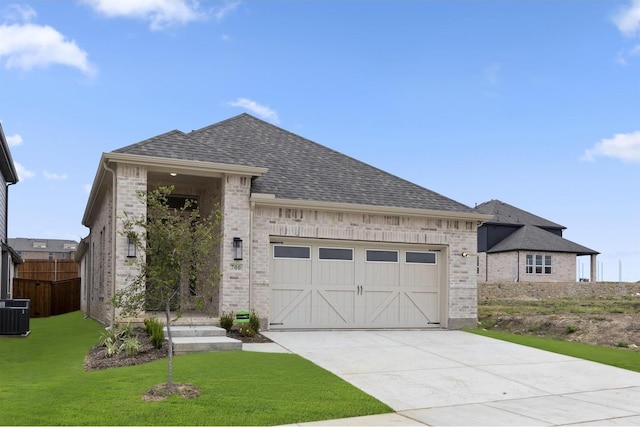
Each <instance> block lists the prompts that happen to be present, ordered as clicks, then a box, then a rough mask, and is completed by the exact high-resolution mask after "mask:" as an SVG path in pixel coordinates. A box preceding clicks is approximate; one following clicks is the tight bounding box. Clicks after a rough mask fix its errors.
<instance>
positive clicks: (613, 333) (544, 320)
mask: <svg viewBox="0 0 640 427" xmlns="http://www.w3.org/2000/svg"><path fill="white" fill-rule="evenodd" d="M479 320H480V321H481V323H482V324H483V325H484V326H485V327H487V328H489V329H492V330H498V331H505V332H510V333H517V334H529V335H536V336H542V337H549V338H556V339H563V340H566V341H573V342H580V343H585V344H593V345H598V346H608V347H628V348H638V346H640V313H625V314H622V313H607V314H593V313H589V314H586V313H585V314H573V313H569V314H551V315H500V316H498V317H496V318H495V319H492V318H491V316H487V317H485V318H481V319H479Z"/></svg>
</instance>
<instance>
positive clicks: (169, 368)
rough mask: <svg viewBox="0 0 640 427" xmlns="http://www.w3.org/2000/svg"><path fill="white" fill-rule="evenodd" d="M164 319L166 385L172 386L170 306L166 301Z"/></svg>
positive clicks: (168, 301)
mask: <svg viewBox="0 0 640 427" xmlns="http://www.w3.org/2000/svg"><path fill="white" fill-rule="evenodd" d="M164 314H165V317H166V319H167V339H168V341H169V345H168V346H167V357H168V366H167V384H169V385H171V384H173V338H172V337H171V304H170V300H167V303H166V304H165V310H164Z"/></svg>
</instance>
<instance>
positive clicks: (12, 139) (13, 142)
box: [7, 134, 22, 147]
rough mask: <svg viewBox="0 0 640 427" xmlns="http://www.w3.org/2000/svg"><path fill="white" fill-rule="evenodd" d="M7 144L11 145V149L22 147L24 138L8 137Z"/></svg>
mask: <svg viewBox="0 0 640 427" xmlns="http://www.w3.org/2000/svg"><path fill="white" fill-rule="evenodd" d="M7 144H9V147H17V146H18V145H22V136H20V135H18V134H15V135H11V136H7Z"/></svg>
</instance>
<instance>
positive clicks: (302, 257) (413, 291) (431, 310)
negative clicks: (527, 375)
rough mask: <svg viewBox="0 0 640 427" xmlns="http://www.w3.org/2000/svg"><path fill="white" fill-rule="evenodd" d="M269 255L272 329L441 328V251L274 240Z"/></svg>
mask: <svg viewBox="0 0 640 427" xmlns="http://www.w3.org/2000/svg"><path fill="white" fill-rule="evenodd" d="M270 252H271V253H270V255H271V257H270V258H271V260H270V263H271V265H270V284H271V286H270V287H271V295H270V314H271V318H270V322H269V327H270V329H333V328H336V329H337V328H355V329H364V328H427V327H434V328H437V327H440V326H445V325H441V316H442V313H446V309H445V306H444V305H443V304H446V301H445V295H446V294H445V293H444V292H443V289H444V288H445V286H444V284H445V283H446V269H445V265H446V261H445V258H446V247H442V246H440V247H438V246H425V245H397V244H383V243H378V242H370V243H365V242H353V241H322V240H312V239H292V240H285V241H276V240H275V239H272V242H271V245H270Z"/></svg>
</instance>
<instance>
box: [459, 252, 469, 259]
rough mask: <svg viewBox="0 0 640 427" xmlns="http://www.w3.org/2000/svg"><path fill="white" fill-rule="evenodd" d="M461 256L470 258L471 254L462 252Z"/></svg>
mask: <svg viewBox="0 0 640 427" xmlns="http://www.w3.org/2000/svg"><path fill="white" fill-rule="evenodd" d="M460 255H462V256H463V257H464V258H466V257H468V256H469V254H468V253H467V252H462V253H461V254H460Z"/></svg>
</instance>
